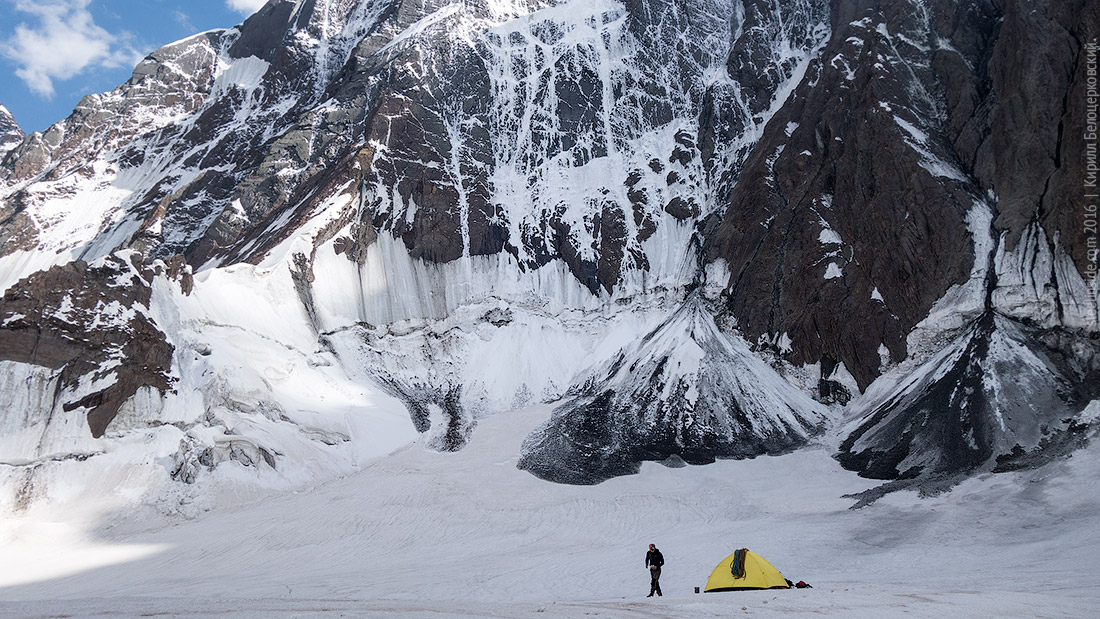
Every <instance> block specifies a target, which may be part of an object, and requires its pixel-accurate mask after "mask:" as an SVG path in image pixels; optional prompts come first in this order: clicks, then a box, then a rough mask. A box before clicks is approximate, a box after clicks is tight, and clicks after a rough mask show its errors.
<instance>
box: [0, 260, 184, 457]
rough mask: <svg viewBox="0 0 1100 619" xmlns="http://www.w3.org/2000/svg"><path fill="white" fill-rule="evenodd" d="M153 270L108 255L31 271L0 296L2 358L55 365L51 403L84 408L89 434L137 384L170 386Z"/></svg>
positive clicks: (168, 348)
mask: <svg viewBox="0 0 1100 619" xmlns="http://www.w3.org/2000/svg"><path fill="white" fill-rule="evenodd" d="M153 276H154V273H153V271H152V270H151V269H150V268H148V267H145V266H144V265H142V264H141V263H140V262H139V261H137V260H135V262H134V263H128V262H125V261H124V260H123V259H121V258H117V257H110V258H107V259H105V260H104V261H102V263H100V264H97V265H89V264H87V263H85V262H82V261H76V262H71V263H69V264H66V265H64V266H59V267H54V268H52V269H49V270H47V271H42V272H39V273H36V274H34V275H32V276H30V277H28V278H26V279H24V280H22V281H20V282H19V283H17V284H16V285H14V286H12V287H11V288H10V289H8V291H7V292H6V293H5V294H4V296H3V298H2V299H0V360H5V361H17V362H20V363H28V364H32V365H38V366H42V367H47V368H50V369H53V370H58V371H59V372H60V373H59V377H60V383H59V384H60V387H59V391H58V393H57V394H55V402H56V404H55V406H57V405H60V406H61V407H62V408H63V409H64V410H73V409H76V408H82V409H84V410H85V411H87V416H88V427H89V429H90V431H91V433H92V436H94V437H97V438H98V437H100V436H102V435H103V434H104V432H106V430H107V427H108V425H109V424H110V423H111V420H112V419H114V417H115V415H116V413H118V410H119V407H120V406H122V404H123V403H124V402H126V401H127V400H128V399H130V398H131V397H132V396H133V395H134V394H135V393H137V390H138V389H140V388H142V387H153V388H155V389H158V390H160V391H162V392H163V391H167V390H168V389H170V388H171V385H172V382H173V379H172V377H171V376H170V369H171V365H172V352H173V347H172V345H171V344H169V343H168V342H167V340H166V339H165V337H164V333H162V332H161V331H160V330H159V329H158V328H157V326H156V324H154V323H153V321H152V319H151V318H150V317H149V313H148V312H149V310H148V308H149V296H150V287H149V284H150V282H151V281H152V278H153Z"/></svg>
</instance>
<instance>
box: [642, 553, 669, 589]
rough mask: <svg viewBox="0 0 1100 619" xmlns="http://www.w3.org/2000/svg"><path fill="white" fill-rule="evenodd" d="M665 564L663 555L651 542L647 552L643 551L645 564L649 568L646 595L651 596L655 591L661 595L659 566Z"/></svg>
mask: <svg viewBox="0 0 1100 619" xmlns="http://www.w3.org/2000/svg"><path fill="white" fill-rule="evenodd" d="M664 564H665V557H664V555H662V554H661V551H660V550H657V547H656V546H654V545H653V544H650V545H649V552H647V553H645V565H646V567H648V568H649V595H647V596H646V597H650V598H651V597H653V594H654V593H656V594H657V595H658V596H660V595H661V583H660V580H661V566H662V565H664Z"/></svg>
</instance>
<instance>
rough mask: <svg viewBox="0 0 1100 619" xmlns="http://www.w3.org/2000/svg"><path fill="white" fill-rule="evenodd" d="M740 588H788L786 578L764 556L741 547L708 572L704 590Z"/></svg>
mask: <svg viewBox="0 0 1100 619" xmlns="http://www.w3.org/2000/svg"><path fill="white" fill-rule="evenodd" d="M742 589H790V585H789V584H787V579H785V578H783V575H782V574H780V573H779V570H777V569H775V568H774V567H772V564H771V563H768V562H767V561H765V560H764V557H761V556H760V555H758V554H756V553H755V552H751V551H749V549H748V548H742V549H741V550H738V551H737V552H734V553H733V554H731V555H730V556H728V557H726V558H725V559H722V562H721V563H719V564H718V567H716V568H714V571H713V572H711V573H710V578H708V579H707V586H706V588H705V589H703V591H704V592H711V591H740V590H742Z"/></svg>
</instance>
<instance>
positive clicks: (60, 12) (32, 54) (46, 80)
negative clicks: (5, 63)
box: [0, 0, 142, 98]
mask: <svg viewBox="0 0 1100 619" xmlns="http://www.w3.org/2000/svg"><path fill="white" fill-rule="evenodd" d="M90 2H91V0H16V2H15V9H16V10H17V11H19V12H21V13H26V14H27V15H29V16H32V17H33V21H34V22H35V23H33V24H30V25H28V24H26V23H21V24H19V25H18V26H16V27H15V34H14V35H13V36H12V37H11V38H9V39H7V40H6V41H3V42H2V43H0V54H3V55H4V56H5V57H6V58H8V59H9V60H12V61H13V62H15V63H16V64H17V65H19V68H18V69H17V70H16V71H15V74H16V75H17V76H19V78H20V79H21V80H23V82H24V83H25V84H26V85H27V87H28V88H30V89H31V90H32V91H34V92H36V93H38V94H39V95H42V96H43V97H47V98H49V97H52V96H53V93H54V87H53V82H54V80H61V81H64V80H67V79H70V78H72V77H75V76H76V75H78V74H80V73H81V72H83V71H84V70H85V69H88V68H99V67H104V68H115V67H119V66H123V65H127V64H131V65H132V64H136V63H137V62H138V61H139V60H140V59H141V57H142V54H140V53H138V52H137V51H135V50H134V49H133V48H132V47H131V46H130V45H129V43H128V41H129V39H130V36H129V35H127V34H122V35H114V34H111V33H110V32H107V31H106V30H104V29H103V28H101V27H100V26H98V25H96V23H95V20H94V19H92V15H91V13H89V12H88V4H89V3H90Z"/></svg>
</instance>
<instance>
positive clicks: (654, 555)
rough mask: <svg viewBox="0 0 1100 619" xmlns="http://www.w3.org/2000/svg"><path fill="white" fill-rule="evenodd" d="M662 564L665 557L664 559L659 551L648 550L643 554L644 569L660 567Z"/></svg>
mask: <svg viewBox="0 0 1100 619" xmlns="http://www.w3.org/2000/svg"><path fill="white" fill-rule="evenodd" d="M664 564H665V557H664V555H662V554H661V551H660V550H650V551H649V552H647V553H645V566H646V567H649V566H651V565H655V566H657V567H661V566H662V565H664Z"/></svg>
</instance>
